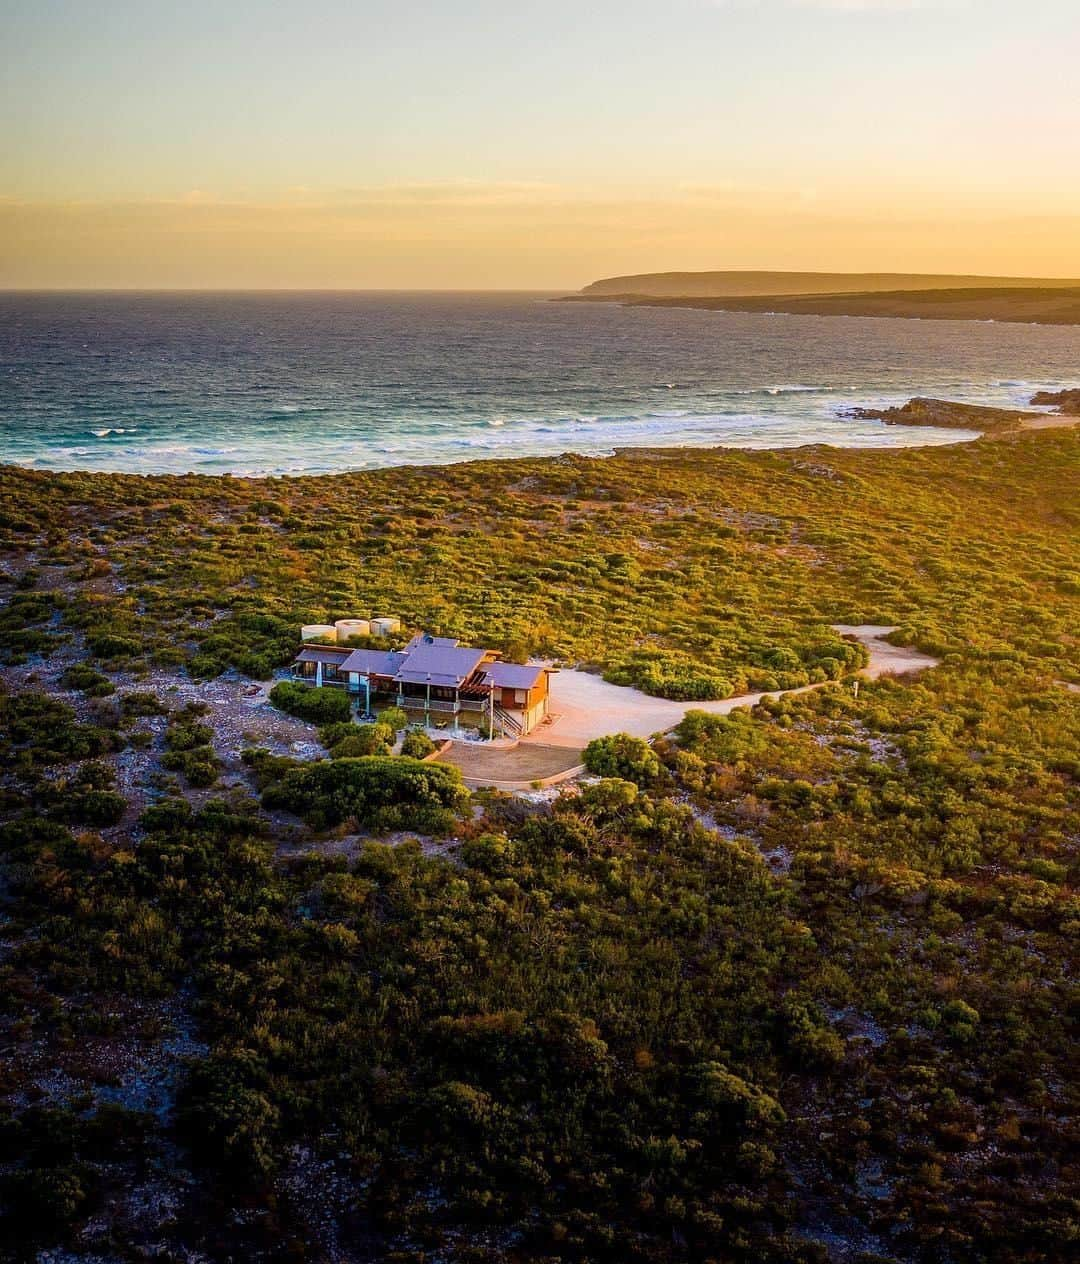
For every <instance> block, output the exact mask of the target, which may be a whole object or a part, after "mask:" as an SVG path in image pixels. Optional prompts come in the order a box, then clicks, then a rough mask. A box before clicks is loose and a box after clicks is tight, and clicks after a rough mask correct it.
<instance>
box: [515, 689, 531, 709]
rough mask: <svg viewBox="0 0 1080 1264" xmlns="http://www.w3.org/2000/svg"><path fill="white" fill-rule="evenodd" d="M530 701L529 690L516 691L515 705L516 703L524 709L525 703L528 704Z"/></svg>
mask: <svg viewBox="0 0 1080 1264" xmlns="http://www.w3.org/2000/svg"><path fill="white" fill-rule="evenodd" d="M528 701H529V691H528V690H527V689H515V690H514V702H515V703H516V704H517V705H518V706H519V707H523V706H524V705H525V703H526V702H528Z"/></svg>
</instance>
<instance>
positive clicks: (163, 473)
mask: <svg viewBox="0 0 1080 1264" xmlns="http://www.w3.org/2000/svg"><path fill="white" fill-rule="evenodd" d="M1070 393H1072V392H1069V391H1063V392H1062V394H1070ZM924 404H934V405H938V406H940V407H942V408H944V409H947V410H950V412H943V413H941V414H939V415H937V416H935V417H934V418H933V420H929V421H927V420H917V419H914V418H915V416H916V415H917V414H916V413H912V412H908V411H907V410H910V409H912V407H913V406H917V405H924ZM953 410H954V411H953ZM856 412H857V413H860V414H861V415H862V417H863V418H864V419H874V420H880V421H881V422H882V424H884V425H886V426H889V427H905V428H909V429H911V430H912V431H919V430H924V431H946V432H950V433H949V437H947V438H938V439H933V440H930V441H922V442H911V443H901V444H887V443H882V444H844V443H830V442H829V441H828V440H823V439H815V440H810V441H808V442H806V443H793V444H791V443H789V444H778V445H775V446H770V445H757V444H755V445H749V444H740V445H734V444H726V443H718V444H687V443H673V444H657V443H642V444H630V445H625V444H623V445H617V446H613V447H611V448H608V449H606V450H604V451H602V452H585V451H580V450H574V449H564V450H562V451H559V452H550V453H544V452H539V453H529V454H523V455H516V456H504V455H498V456H469V457H463V458H461V459H455V460H448V461H438V462H431V461H429V462H405V463H402V464H400V465H378V466H368V467H357V468H353V469H340V470H324V471H318V472H314V471H312V472H299V473H246V472H238V471H233V470H222V471H220V472H210V471H205V470H184V471H169V470H150V471H136V470H103V469H90V468H87V467H85V466H73V467H71V468H66V469H60V468H48V467H35V466H33V465H30V464H23V463H20V462H17V461H0V478H4V477H5V476H8V477H9V476H11V475H12V474H22V475H27V476H30V477H34V478H43V479H51V478H71V477H92V478H109V479H112V478H121V479H139V480H144V481H148V480H162V481H163V480H170V481H173V480H177V479H183V480H187V479H199V480H203V481H225V480H228V481H230V482H236V483H252V484H254V483H286V482H299V481H301V480H312V479H318V480H323V479H340V478H358V477H365V478H366V477H375V476H380V475H392V474H410V475H415V474H417V473H423V472H425V471H427V472H434V471H441V470H446V469H450V468H452V467H457V466H465V467H469V466H478V465H485V466H496V467H506V466H509V465H519V464H524V463H526V462H550V463H560V462H567V461H608V460H634V459H641V460H649V461H660V460H678V459H680V458H683V457H685V456H687V455H688V454H692V453H702V454H711V455H718V454H728V455H732V456H744V455H745V456H755V455H761V456H767V455H772V456H783V455H789V454H790V455H796V454H807V453H810V452H823V453H830V452H838V453H867V454H869V453H889V454H892V455H896V454H899V453H902V452H911V451H920V452H922V451H927V450H928V449H935V448H955V447H958V446H960V445H966V444H971V443H976V442H979V441H981V440H987V441H997V440H1001V439H1007V438H1016V437H1018V436H1021V435H1025V434H1032V433H1041V432H1044V431H1053V430H1071V429H1075V428H1076V427H1077V426H1080V415H1073V414H1065V413H1058V412H1025V411H1023V410H1007V409H994V408H987V407H984V406H981V405H976V404H961V403H955V402H951V401H946V400H924V399H919V398H918V397H917V398H916V399H913V400H911V401H909V402H908V403H907V404H905V405H902V406H898V407H890V408H882V409H853V410H852V414H855V413H856ZM978 414H1001V415H1002V416H1004V417H1007V418H1008V419H1009V420H1008V421H1002V420H996V421H995V420H994V419H993V417H988V418H986V419H985V420H980V419H978Z"/></svg>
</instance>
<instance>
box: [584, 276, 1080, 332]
mask: <svg viewBox="0 0 1080 1264" xmlns="http://www.w3.org/2000/svg"><path fill="white" fill-rule="evenodd" d="M567 301H569V302H594V303H622V304H624V305H626V306H630V307H688V308H702V309H705V310H711V311H726V312H763V313H775V314H784V315H803V316H884V317H908V318H920V319H923V320H983V321H1005V322H1010V321H1011V322H1021V323H1025V324H1040V325H1076V324H1080V280H1063V279H1046V278H1031V277H971V276H920V275H915V274H912V275H908V274H902V273H835V272H660V273H645V274H641V275H638V276H622V277H610V278H607V279H605V280H602V281H595V282H593V283H592V284H591V285H588V286H586V287H585V288H584V289H583V290H582V291H581V292H580V293H578V294H574V295H570V296H568V298H567Z"/></svg>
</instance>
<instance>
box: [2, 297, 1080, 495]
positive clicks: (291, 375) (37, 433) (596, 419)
mask: <svg viewBox="0 0 1080 1264" xmlns="http://www.w3.org/2000/svg"><path fill="white" fill-rule="evenodd" d="M549 297H550V296H547V295H539V294H405V293H398V294H377V293H359V294H355V293H354V294H346V293H342V294H327V293H319V294H295V293H290V294H266V293H263V294H177V293H155V294H85V293H84V294H59V293H52V294H4V295H0V460H2V461H4V462H16V463H18V464H20V465H24V466H28V467H32V468H40V469H92V470H126V471H134V472H138V473H160V472H171V473H182V472H186V471H198V472H203V473H215V474H219V473H223V472H226V471H229V472H232V473H235V474H283V473H289V474H299V473H326V472H331V471H338V470H350V469H370V468H374V467H378V466H388V465H403V464H429V463H440V464H441V463H446V462H451V461H461V460H469V459H476V458H485V457H509V456H525V455H534V454H554V453H559V452H565V451H573V452H583V453H593V454H600V453H606V452H611V451H612V450H613V449H615V448H619V447H632V446H674V445H693V446H711V445H717V444H723V445H729V446H738V447H779V446H791V445H796V444H804V443H831V444H842V445H847V446H859V447H899V446H905V445H907V444H913V443H914V444H926V443H944V442H955V441H956V440H957V438H958V434H957V432H956V431H937V430H926V429H913V428H907V427H893V426H884V425H882V424H880V423H877V422H865V421H852V420H849V419H845V418H844V417H843V416H842V415H841V414H842V411H843V410H844V409H845V408H850V407H851V406H853V405H870V404H892V403H902V402H904V401H905V400H906V399H908V398H909V397H910V396H911V395H915V394H921V395H935V396H943V397H947V398H950V399H957V400H963V401H967V402H971V403H991V404H1004V405H1016V404H1022V403H1026V401H1027V399H1028V397H1029V396H1030V395H1031V393H1032V392H1033V391H1034V390H1036V389H1051V388H1060V387H1063V386H1075V385H1077V384H1078V382H1080V329H1076V328H1069V327H1063V328H1055V327H1049V326H1034V325H1011V324H993V323H989V322H960V321H955V322H954V321H917V320H880V319H869V318H838V317H816V316H780V315H764V314H749V313H721V312H702V311H679V310H674V309H649V308H636V309H626V308H621V307H618V306H611V305H600V304H567V303H552V302H550V301H548V299H549Z"/></svg>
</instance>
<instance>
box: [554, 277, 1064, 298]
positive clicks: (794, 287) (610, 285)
mask: <svg viewBox="0 0 1080 1264" xmlns="http://www.w3.org/2000/svg"><path fill="white" fill-rule="evenodd" d="M1077 287H1080V279H1073V280H1063V279H1054V278H1044V277H990V276H951V275H949V274H942V275H926V274H920V273H904V272H748V271H727V272H643V273H639V274H637V275H635V276H616V277H605V278H604V279H603V280H600V281H593V282H592V284H591V285H586V286H585V287H584V289H582V291H581V293H580V295H577V296H575V297H579V298H585V299H603V300H611V299H619V298H623V299H625V298H629V297H638V296H640V297H650V296H651V297H657V298H683V297H685V298H724V297H738V296H743V297H749V296H753V295H764V294H779V295H784V296H791V295H810V294H849V295H850V294H872V293H878V292H884V293H895V292H897V291H906V290H958V289H959V290H982V289H1038V290H1049V289H1074V288H1077Z"/></svg>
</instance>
